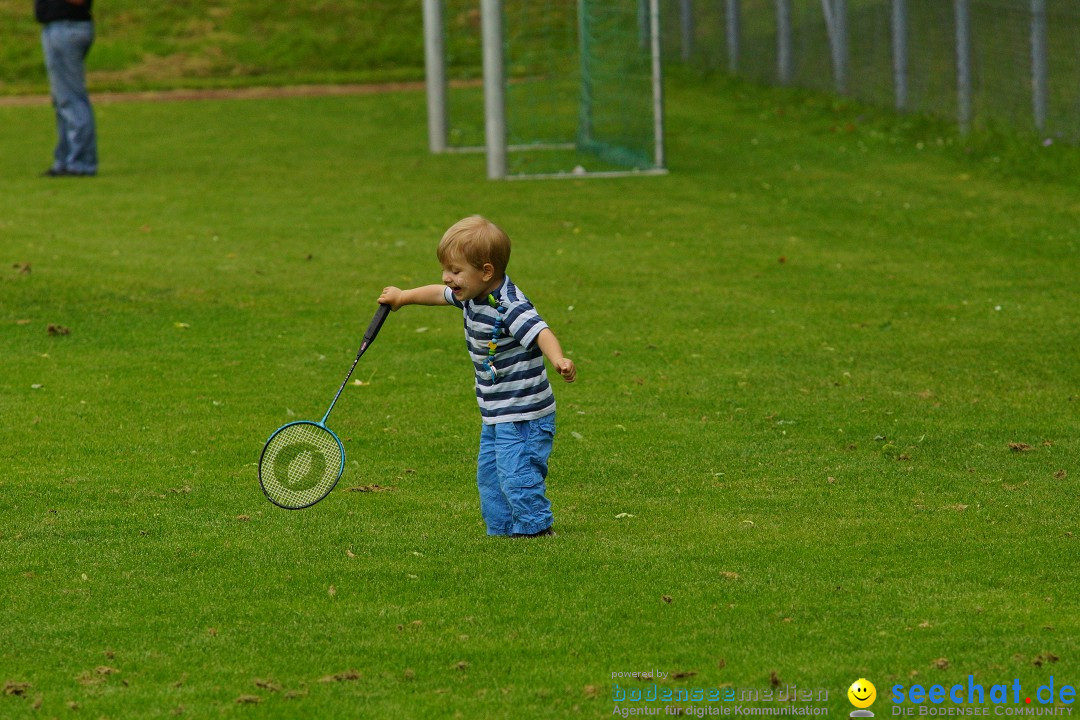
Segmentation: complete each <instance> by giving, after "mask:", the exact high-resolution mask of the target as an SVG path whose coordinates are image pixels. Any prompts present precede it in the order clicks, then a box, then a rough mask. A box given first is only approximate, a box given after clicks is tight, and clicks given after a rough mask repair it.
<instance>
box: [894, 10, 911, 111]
mask: <svg viewBox="0 0 1080 720" xmlns="http://www.w3.org/2000/svg"><path fill="white" fill-rule="evenodd" d="M907 48H908V23H907V0H892V50H893V55H892V61H893V93H894V95H895V97H896V109H897V110H900V111H901V112H902V111H904V110H907V106H908V82H907V81H908V77H907V70H908V53H907Z"/></svg>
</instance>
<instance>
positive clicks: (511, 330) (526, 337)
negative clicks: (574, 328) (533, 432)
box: [443, 277, 555, 425]
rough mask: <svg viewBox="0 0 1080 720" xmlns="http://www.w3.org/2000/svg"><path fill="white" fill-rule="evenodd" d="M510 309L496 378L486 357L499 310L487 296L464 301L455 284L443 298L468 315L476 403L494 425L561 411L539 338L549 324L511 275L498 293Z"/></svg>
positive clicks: (500, 341)
mask: <svg viewBox="0 0 1080 720" xmlns="http://www.w3.org/2000/svg"><path fill="white" fill-rule="evenodd" d="M492 294H493V295H494V296H495V297H496V299H498V301H499V303H500V304H501V305H502V306H503V307H504V308H505V309H506V312H504V313H502V318H503V321H502V329H501V330H500V331H499V337H498V338H497V339H496V341H495V343H496V348H495V359H494V362H493V364H494V365H495V369H496V370H497V371H498V379H497V380H496V381H494V382H492V380H491V375H490V374H489V373H488V370H487V365H486V363H485V361H486V360H487V358H488V342H490V341H491V333H492V330H493V328H494V325H495V318H496V317H497V316H498V315H499V312H498V311H497V310H496V309H495V308H493V307H491V305H489V304H488V302H487V299H486V298H480V299H477V300H469V301H467V302H464V303H462V302H459V301H458V300H457V298H455V297H454V293H453V292H452V291H451V290H450V288H445V289H444V290H443V296H444V297H445V298H446V301H447V302H448V303H450V304H451V305H454V306H456V307H459V308H461V309H462V314H463V316H464V319H465V344H466V346H467V347H468V349H469V357H470V358H471V359H472V363H473V370H474V371H475V374H476V401H477V403H479V405H480V416H481V417H482V418H483V420H484V422H485V423H486V424H488V425H493V424H495V423H503V422H517V421H519V420H534V419H536V418H539V417H543V416H545V415H550V414H551V413H553V412H555V395H554V394H553V393H552V392H551V385H550V384H549V383H548V378H547V370H546V369H545V367H544V354H543V352H541V351H540V346H539V345H537V344H536V336H537V335H539V334H540V331H541V330H543V329H544V328H546V327H547V326H548V325H547V323H546V322H544V320H543V318H541V317H540V315H539V313H537V312H536V308H534V307H533V305H532V303H531V302H529V299H528V298H527V297H525V295H523V294H522V292H521V291H520V290H518V288H517V286H516V285H514V283H512V282H510V278H509V277H505V278H503V283H502V285H500V286H499V289H498V290H496V291H495V292H494V293H492Z"/></svg>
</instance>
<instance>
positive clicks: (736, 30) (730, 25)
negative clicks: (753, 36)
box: [725, 0, 742, 75]
mask: <svg viewBox="0 0 1080 720" xmlns="http://www.w3.org/2000/svg"><path fill="white" fill-rule="evenodd" d="M726 11H727V12H726V15H727V22H726V23H725V30H726V31H727V54H728V72H730V73H731V74H732V75H734V74H736V73H737V72H739V38H740V37H742V28H740V25H741V14H742V13H741V12H740V8H739V0H727V6H726Z"/></svg>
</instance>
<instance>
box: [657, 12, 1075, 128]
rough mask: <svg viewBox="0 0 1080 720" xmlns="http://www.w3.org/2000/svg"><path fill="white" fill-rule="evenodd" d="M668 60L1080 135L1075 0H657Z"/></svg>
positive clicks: (975, 120) (966, 122)
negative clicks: (659, 0)
mask: <svg viewBox="0 0 1080 720" xmlns="http://www.w3.org/2000/svg"><path fill="white" fill-rule="evenodd" d="M664 17H665V23H664V24H665V53H666V55H665V56H666V59H667V62H672V61H680V60H681V61H682V62H684V63H687V64H690V65H694V66H697V67H704V68H709V69H721V70H726V71H728V72H731V73H734V74H737V75H739V76H743V77H747V78H750V79H753V80H756V81H758V82H763V83H766V84H778V85H792V86H799V87H805V88H810V89H814V90H822V91H828V92H836V93H839V94H842V95H847V96H850V97H853V98H856V99H858V100H860V101H865V102H869V103H873V104H878V105H887V106H891V107H895V108H896V109H898V110H900V111H902V112H919V113H927V114H932V115H937V116H942V117H948V118H953V119H955V120H956V122H957V123H958V124H959V125H960V127H961V128H962V129H964V130H966V129H970V128H972V127H986V126H998V125H1006V126H1008V127H1012V128H1015V129H1018V130H1021V131H1023V132H1030V133H1038V134H1039V135H1041V136H1042V137H1047V138H1060V139H1068V140H1071V141H1078V140H1080V0H664Z"/></svg>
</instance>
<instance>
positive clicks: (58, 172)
mask: <svg viewBox="0 0 1080 720" xmlns="http://www.w3.org/2000/svg"><path fill="white" fill-rule="evenodd" d="M41 175H42V177H94V176H95V175H97V173H96V172H80V171H78V170H65V169H61V168H49V169H48V170H46V171H45V172H43V173H41Z"/></svg>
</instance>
